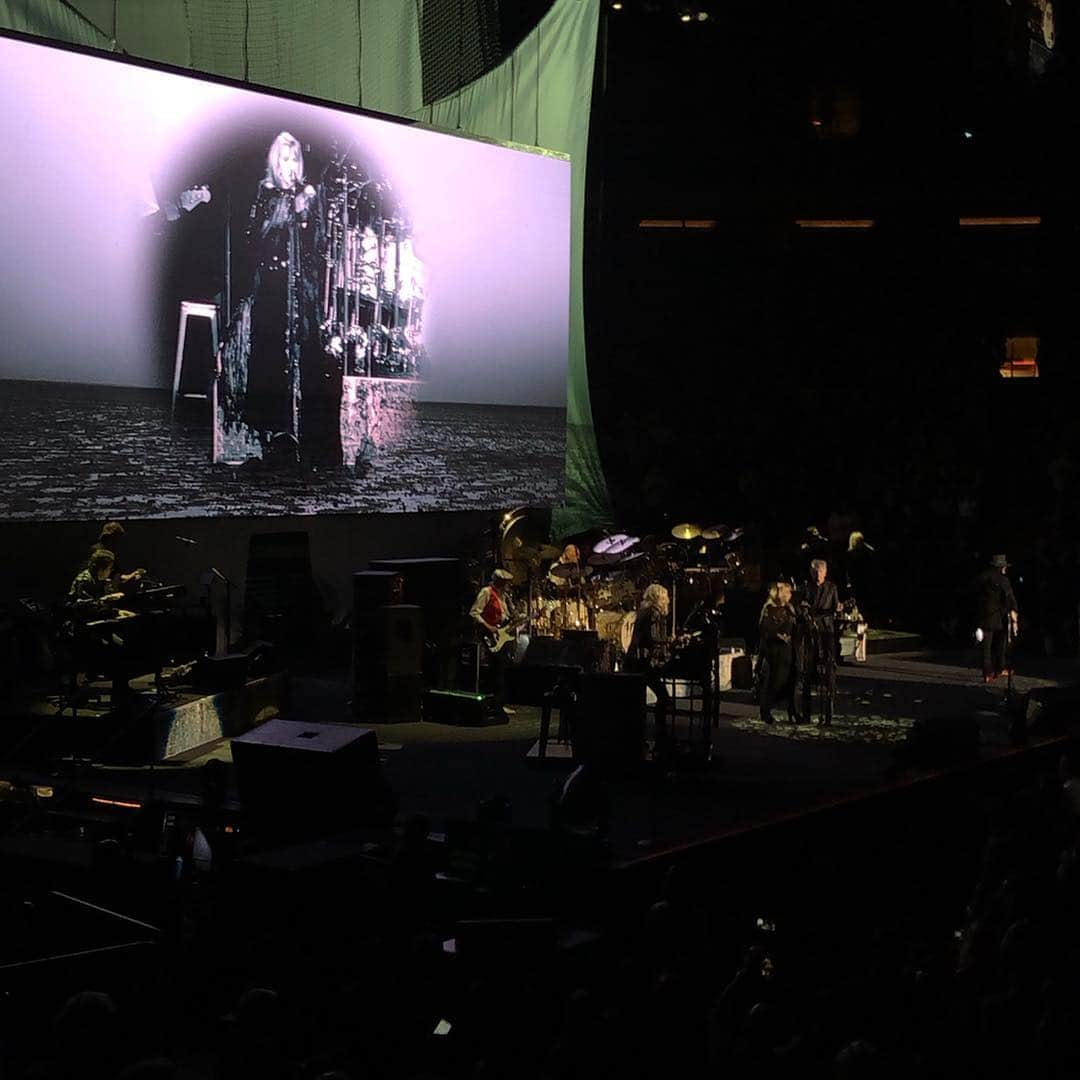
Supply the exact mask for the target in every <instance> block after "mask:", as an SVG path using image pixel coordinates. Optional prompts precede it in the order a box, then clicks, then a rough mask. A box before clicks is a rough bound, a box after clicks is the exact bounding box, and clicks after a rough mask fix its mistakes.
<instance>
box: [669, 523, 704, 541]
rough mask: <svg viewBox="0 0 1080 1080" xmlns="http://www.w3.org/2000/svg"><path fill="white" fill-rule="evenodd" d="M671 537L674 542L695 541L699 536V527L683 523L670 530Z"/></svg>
mask: <svg viewBox="0 0 1080 1080" xmlns="http://www.w3.org/2000/svg"><path fill="white" fill-rule="evenodd" d="M671 535H672V536H674V537H675V539H676V540H696V539H697V538H698V537H699V536H700V535H701V526H700V525H695V524H694V523H693V522H692V521H684V522H683V523H682V524H681V525H676V526H675V527H674V528H673V529H672V530H671Z"/></svg>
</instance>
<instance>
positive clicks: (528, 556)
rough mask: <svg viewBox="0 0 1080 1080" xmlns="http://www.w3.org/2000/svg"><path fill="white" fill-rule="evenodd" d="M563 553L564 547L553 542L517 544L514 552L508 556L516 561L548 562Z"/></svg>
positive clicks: (534, 563)
mask: <svg viewBox="0 0 1080 1080" xmlns="http://www.w3.org/2000/svg"><path fill="white" fill-rule="evenodd" d="M561 554H562V548H557V547H555V546H554V545H553V544H516V545H515V546H514V550H513V553H512V554H511V555H510V556H508V557H509V558H510V559H512V560H513V561H515V562H527V563H532V564H533V565H534V566H535V565H536V564H537V563H542V562H548V561H549V560H551V559H557V558H558V557H559V556H560V555H561Z"/></svg>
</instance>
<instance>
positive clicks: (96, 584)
mask: <svg viewBox="0 0 1080 1080" xmlns="http://www.w3.org/2000/svg"><path fill="white" fill-rule="evenodd" d="M114 563H115V557H114V556H113V553H112V552H111V551H109V550H107V549H106V548H96V549H95V550H94V551H92V552H91V553H90V557H89V558H88V559H87V563H86V568H85V569H83V570H80V571H79V573H78V574H76V575H75V580H74V581H73V582H72V583H71V588H70V589H69V590H68V609H69V611H70V613H71V616H72V622H73V627H72V629H73V636H74V644H75V670H77V671H83V670H85V669H86V668H87V667H89V668H92V669H96V670H102V671H105V672H107V673H108V674H109V675H110V676H111V677H112V700H113V704H114V705H115V704H116V703H117V701H118V700H119V699H120V698H121V697H123V696H124V695H126V693H127V692H128V670H127V668H128V665H127V657H126V652H125V644H124V640H123V638H122V637H120V635H119V634H118V633H117V623H118V622H119V621H120V620H122V619H126V618H133V617H134V614H135V613H134V612H132V611H128V610H126V609H125V608H122V607H121V606H120V604H121V602H122V601H123V600H124V594H123V593H122V592H117V591H116V584H115V582H114V581H113V580H112V574H113V565H114ZM80 654H81V655H80Z"/></svg>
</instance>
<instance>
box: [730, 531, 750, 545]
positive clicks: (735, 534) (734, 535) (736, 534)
mask: <svg viewBox="0 0 1080 1080" xmlns="http://www.w3.org/2000/svg"><path fill="white" fill-rule="evenodd" d="M745 531H746V530H745V529H743V528H741V527H740V528H738V529H732V530H731V532H730V533H728V536H727V541H728V543H729V544H730V543H731V542H732V541H734V540H738V539H739V537H740V536H742V534H743V533H744V532H745Z"/></svg>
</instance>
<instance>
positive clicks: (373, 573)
mask: <svg viewBox="0 0 1080 1080" xmlns="http://www.w3.org/2000/svg"><path fill="white" fill-rule="evenodd" d="M404 602H405V579H404V578H403V577H402V576H401V575H400V574H398V573H395V572H394V571H393V570H360V571H359V572H357V573H355V574H353V618H354V619H356V618H359V617H360V616H362V615H366V614H367V613H368V612H370V611H372V610H374V609H375V608H377V607H385V606H386V605H387V604H403V603H404Z"/></svg>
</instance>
